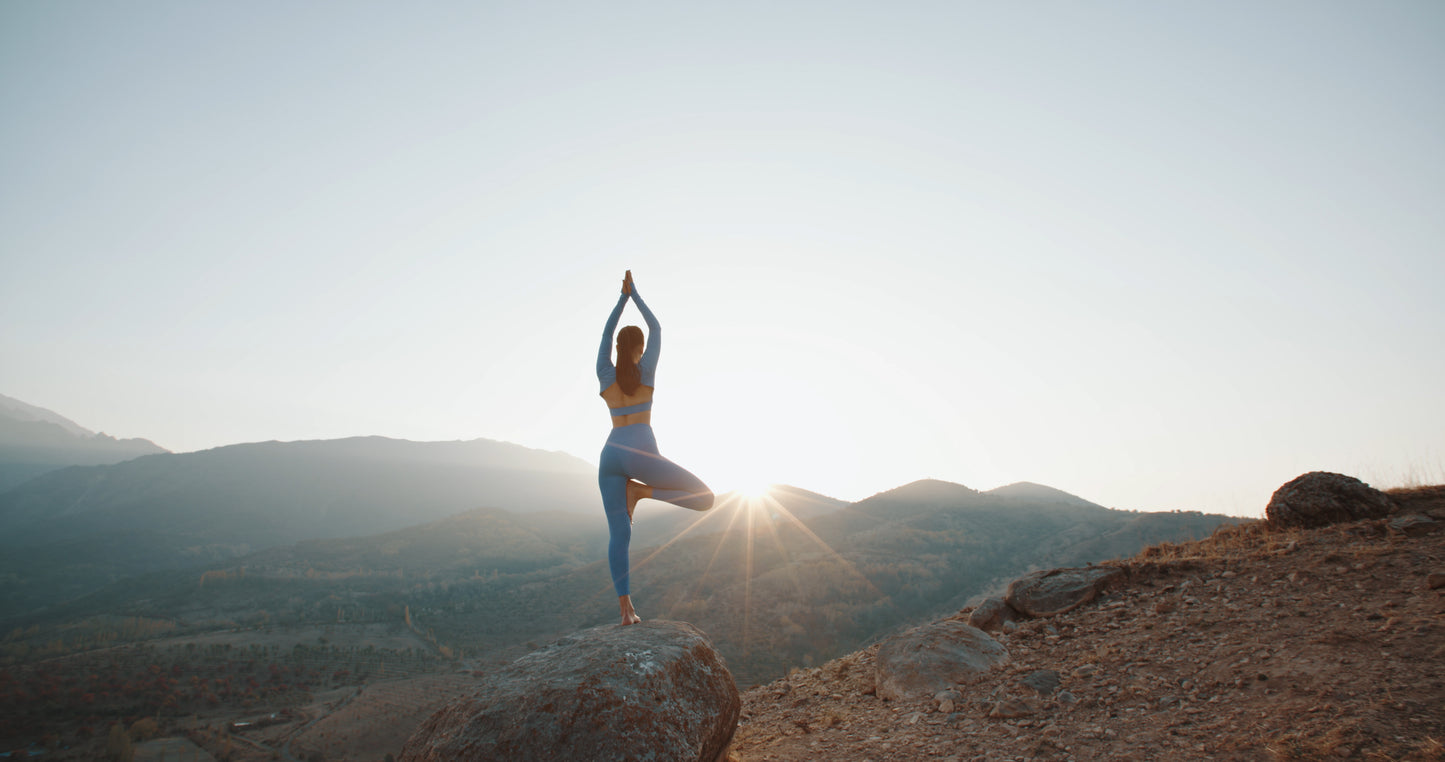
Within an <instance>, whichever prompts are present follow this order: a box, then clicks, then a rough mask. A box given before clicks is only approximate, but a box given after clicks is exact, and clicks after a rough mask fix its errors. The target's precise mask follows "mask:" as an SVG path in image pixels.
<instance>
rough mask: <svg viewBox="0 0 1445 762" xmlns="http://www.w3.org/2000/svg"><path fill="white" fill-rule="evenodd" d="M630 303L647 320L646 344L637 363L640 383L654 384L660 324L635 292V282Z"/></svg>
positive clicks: (659, 346) (660, 336)
mask: <svg viewBox="0 0 1445 762" xmlns="http://www.w3.org/2000/svg"><path fill="white" fill-rule="evenodd" d="M631 286H632V303H633V304H636V305H637V309H638V311H639V312H641V313H642V319H643V320H644V321H646V322H647V346H646V348H644V349H643V350H642V359H641V360H639V361H638V363H637V369H638V370H640V371H642V383H643V384H644V385H646V386H656V385H657V384H655V383H653V378H654V377H655V375H656V374H657V358H659V357H661V356H662V324H660V323H658V322H657V318H656V317H655V316H654V315H653V314H652V310H650V309H648V308H647V303H646V302H644V301H642V295H641V294H639V293H637V284H636V283H632V284H631Z"/></svg>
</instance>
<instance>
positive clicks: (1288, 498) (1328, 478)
mask: <svg viewBox="0 0 1445 762" xmlns="http://www.w3.org/2000/svg"><path fill="white" fill-rule="evenodd" d="M1394 510H1395V501H1393V500H1391V499H1390V496H1389V495H1386V494H1385V493H1383V492H1381V491H1379V490H1377V489H1375V488H1374V487H1371V486H1370V485H1368V484H1365V483H1364V482H1362V481H1360V480H1359V479H1356V478H1355V477H1353V476H1345V475H1344V474H1334V473H1330V472H1328V471H1311V472H1309V473H1307V474H1303V475H1301V476H1297V477H1295V478H1294V479H1291V480H1290V481H1288V482H1285V483H1284V485H1283V486H1281V487H1280V488H1279V489H1277V490H1275V491H1274V495H1272V496H1271V497H1270V498H1269V505H1266V506H1265V507H1264V516H1265V518H1266V519H1267V520H1268V521H1269V523H1270V524H1271V525H1273V526H1275V527H1299V528H1301V529H1310V528H1313V527H1322V526H1329V525H1330V524H1337V523H1340V522H1345V521H1360V520H1362V519H1379V518H1384V517H1385V516H1388V515H1390V513H1391V512H1392V511H1394Z"/></svg>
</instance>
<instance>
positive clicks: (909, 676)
mask: <svg viewBox="0 0 1445 762" xmlns="http://www.w3.org/2000/svg"><path fill="white" fill-rule="evenodd" d="M1006 661H1008V650H1007V649H1005V648H1004V647H1003V645H1002V644H1001V643H999V642H998V641H997V640H994V639H993V638H991V637H989V636H988V633H986V632H984V631H983V630H980V629H978V628H977V627H974V626H972V625H969V624H966V623H964V622H960V621H957V620H945V621H941V622H933V623H932V624H925V625H921V626H919V627H914V628H913V629H911V630H907V631H905V632H902V633H900V634H898V635H895V636H893V637H891V638H889V639H888V640H885V641H883V643H882V644H881V645H879V646H878V655H877V657H875V659H874V667H875V671H874V676H873V679H874V684H875V686H876V688H877V693H878V698H881V699H890V700H891V699H910V698H919V697H923V696H933V695H936V694H937V693H939V692H940V691H945V690H948V689H951V688H953V687H954V686H955V685H956V684H958V683H961V682H964V681H966V680H968V679H969V678H972V677H976V676H978V675H981V674H984V673H986V672H988V671H989V670H990V669H992V668H993V667H994V666H996V665H999V664H1002V663H1004V662H1006Z"/></svg>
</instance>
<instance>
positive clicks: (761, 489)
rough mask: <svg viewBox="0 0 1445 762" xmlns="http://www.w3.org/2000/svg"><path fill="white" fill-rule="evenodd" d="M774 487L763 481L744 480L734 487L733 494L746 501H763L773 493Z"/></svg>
mask: <svg viewBox="0 0 1445 762" xmlns="http://www.w3.org/2000/svg"><path fill="white" fill-rule="evenodd" d="M772 489H773V485H771V484H768V483H767V482H765V481H762V480H743V481H741V482H738V483H736V484H734V485H733V492H736V493H737V495H738V497H740V498H742V499H744V500H761V499H763V498H765V497H767V496H768V495H769V494H771V493H772Z"/></svg>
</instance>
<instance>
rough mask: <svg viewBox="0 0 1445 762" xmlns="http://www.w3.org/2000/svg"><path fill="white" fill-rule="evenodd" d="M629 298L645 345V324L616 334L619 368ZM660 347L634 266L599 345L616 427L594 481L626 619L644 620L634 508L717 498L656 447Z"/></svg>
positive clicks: (701, 503)
mask: <svg viewBox="0 0 1445 762" xmlns="http://www.w3.org/2000/svg"><path fill="white" fill-rule="evenodd" d="M629 298H631V299H632V301H633V302H634V303H635V304H636V305H637V309H638V310H639V311H641V312H642V319H643V320H645V321H647V330H648V337H647V342H646V345H647V348H646V349H643V339H642V329H641V328H638V327H637V326H635V325H629V326H627V327H626V328H623V329H622V330H621V331H619V332H618V333H617V364H616V365H615V366H614V365H613V364H612V351H611V344H612V332H613V331H616V330H617V319H618V318H619V317H621V316H622V308H623V307H626V306H627V300H628V299H629ZM661 353H662V328H661V327H660V326H659V325H658V324H657V318H655V317H653V316H652V310H649V309H648V308H647V304H646V303H644V302H643V301H642V297H641V296H640V295H639V294H638V293H637V286H635V285H633V283H632V271H631V270H628V271H627V276H626V277H625V278H624V279H623V281H622V296H621V297H619V298H618V299H617V306H616V307H614V308H613V309H612V314H611V315H610V316H608V318H607V327H606V328H605V329H604V330H603V331H602V346H601V347H599V348H598V349H597V381H598V383H599V384H601V386H602V392H601V394H602V399H603V400H606V402H607V407H608V409H609V410H611V411H612V433H611V434H610V435H609V436H608V437H607V444H606V446H604V447H603V448H602V457H601V458H600V463H599V466H598V469H597V486H598V487H600V488H601V489H602V508H603V510H605V511H606V512H607V528H608V529H609V530H610V531H611V535H612V539H611V541H610V542H609V543H608V545H607V563H608V565H609V566H610V567H611V569H612V587H613V588H614V589H615V590H616V591H617V603H618V606H619V607H620V608H621V609H622V623H623V624H624V625H628V624H636V623H638V622H641V621H642V618H641V617H639V616H638V615H637V611H636V610H635V609H633V608H632V596H631V595H630V594H629V593H628V585H627V574H628V560H627V546H628V544H630V543H631V542H632V512H633V510H634V509H635V508H636V507H637V501H639V500H641V499H643V498H647V497H650V498H653V499H655V500H664V501H666V502H669V503H672V504H673V505H680V506H682V507H684V508H691V509H692V510H694V511H705V510H707V509H709V508H711V507H712V501H713V494H712V490H710V489H708V488H707V485H706V484H703V483H702V480H701V479H699V478H697V477H696V476H693V475H692V474H691V473H690V472H688V470H687V469H685V468H683V467H681V466H679V465H677V464H676V463H673V462H672V461H670V460H668V459H667V458H664V457H662V456H661V455H659V454H658V452H657V439H656V438H654V437H653V435H652V392H653V386H654V384H653V377H654V376H655V374H656V373H657V357H658V355H659V354H661Z"/></svg>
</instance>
